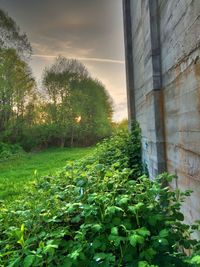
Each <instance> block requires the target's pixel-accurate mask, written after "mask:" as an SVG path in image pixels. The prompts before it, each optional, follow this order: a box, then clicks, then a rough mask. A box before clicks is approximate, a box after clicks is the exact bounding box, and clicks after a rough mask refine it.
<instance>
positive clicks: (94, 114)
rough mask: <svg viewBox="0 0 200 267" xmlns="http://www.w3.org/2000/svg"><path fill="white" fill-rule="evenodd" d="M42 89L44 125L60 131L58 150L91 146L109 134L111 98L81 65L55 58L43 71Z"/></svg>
mask: <svg viewBox="0 0 200 267" xmlns="http://www.w3.org/2000/svg"><path fill="white" fill-rule="evenodd" d="M43 85H44V89H45V92H46V95H47V101H46V104H45V114H44V115H45V118H46V119H45V121H46V124H48V125H56V127H57V128H59V135H57V139H58V140H60V145H61V146H73V145H74V144H75V145H77V144H78V145H91V144H94V143H95V142H97V141H98V140H101V139H102V138H104V137H107V136H109V135H110V134H111V116H112V101H111V99H110V96H109V94H108V93H107V91H106V89H105V87H104V85H102V84H101V83H100V82H99V81H98V80H94V79H92V78H91V77H90V74H89V72H88V71H87V69H86V67H85V66H84V65H83V64H82V63H81V62H79V61H78V60H75V59H67V58H64V57H58V58H57V59H56V61H55V62H54V64H53V65H52V66H51V67H49V68H48V69H45V71H44V75H43ZM77 119H80V120H78V121H77ZM52 139H53V138H52ZM54 140H55V139H54ZM52 141H53V140H52Z"/></svg>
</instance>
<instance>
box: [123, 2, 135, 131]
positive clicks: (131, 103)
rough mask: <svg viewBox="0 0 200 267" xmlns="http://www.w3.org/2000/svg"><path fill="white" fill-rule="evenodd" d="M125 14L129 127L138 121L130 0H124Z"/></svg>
mask: <svg viewBox="0 0 200 267" xmlns="http://www.w3.org/2000/svg"><path fill="white" fill-rule="evenodd" d="M123 13H124V44H125V58H126V84H127V104H128V119H129V126H130V123H131V121H132V120H135V119H136V114H135V95H134V77H133V76H134V75H133V46H132V30H131V28H132V20H131V10H130V0H123Z"/></svg>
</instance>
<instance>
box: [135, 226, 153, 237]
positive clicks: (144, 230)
mask: <svg viewBox="0 0 200 267" xmlns="http://www.w3.org/2000/svg"><path fill="white" fill-rule="evenodd" d="M136 231H137V233H138V234H139V235H141V236H143V237H146V236H150V235H151V233H150V231H149V230H148V229H147V228H146V227H142V228H139V229H137V230H136Z"/></svg>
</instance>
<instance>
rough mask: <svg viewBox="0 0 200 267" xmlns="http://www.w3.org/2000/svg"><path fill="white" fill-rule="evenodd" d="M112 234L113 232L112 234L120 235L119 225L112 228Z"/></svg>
mask: <svg viewBox="0 0 200 267" xmlns="http://www.w3.org/2000/svg"><path fill="white" fill-rule="evenodd" d="M111 234H112V235H118V228H117V227H113V228H112V229H111Z"/></svg>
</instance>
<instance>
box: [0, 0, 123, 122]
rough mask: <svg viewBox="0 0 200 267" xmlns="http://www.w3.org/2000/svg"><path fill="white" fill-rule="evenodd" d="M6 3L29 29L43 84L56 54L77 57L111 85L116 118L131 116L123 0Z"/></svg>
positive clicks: (35, 65) (35, 70) (2, 4)
mask: <svg viewBox="0 0 200 267" xmlns="http://www.w3.org/2000/svg"><path fill="white" fill-rule="evenodd" d="M0 8H2V9H3V10H5V11H6V12H8V14H9V15H10V16H11V17H12V18H13V19H14V20H15V21H16V23H17V24H18V25H19V26H20V28H21V30H22V31H23V32H26V34H27V36H28V38H29V41H30V42H31V45H32V48H33V56H32V59H31V62H30V64H31V67H32V70H33V74H34V76H35V77H36V79H37V81H38V84H40V81H41V77H42V72H43V70H44V68H45V67H46V66H49V65H51V64H53V62H54V60H55V57H57V56H58V55H63V56H65V57H67V58H77V59H79V60H80V61H82V62H83V63H84V64H85V66H86V67H87V68H88V70H89V72H90V73H91V75H92V76H93V77H94V78H98V79H99V80H100V81H102V82H103V83H104V85H105V86H106V89H107V90H108V92H109V93H110V95H111V97H112V99H113V101H114V111H115V112H114V117H113V119H114V120H116V121H120V120H121V119H123V118H126V117H127V98H126V82H125V63H124V39H123V38H124V36H123V17H122V0H0Z"/></svg>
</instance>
